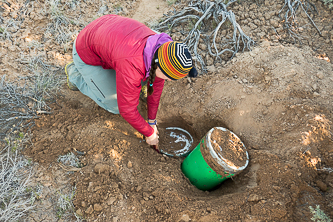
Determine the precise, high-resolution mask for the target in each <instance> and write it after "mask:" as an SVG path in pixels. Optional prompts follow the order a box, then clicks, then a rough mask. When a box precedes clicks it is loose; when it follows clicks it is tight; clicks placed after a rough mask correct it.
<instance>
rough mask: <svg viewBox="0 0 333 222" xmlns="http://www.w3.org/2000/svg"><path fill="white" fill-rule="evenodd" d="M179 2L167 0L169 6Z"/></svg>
mask: <svg viewBox="0 0 333 222" xmlns="http://www.w3.org/2000/svg"><path fill="white" fill-rule="evenodd" d="M176 1H177V0H167V3H168V6H170V5H173V4H175V3H176Z"/></svg>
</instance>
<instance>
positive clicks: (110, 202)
mask: <svg viewBox="0 0 333 222" xmlns="http://www.w3.org/2000/svg"><path fill="white" fill-rule="evenodd" d="M116 200H117V198H115V197H110V198H109V199H108V200H107V201H106V203H107V205H109V206H110V205H111V204H113V203H114V202H115V201H116Z"/></svg>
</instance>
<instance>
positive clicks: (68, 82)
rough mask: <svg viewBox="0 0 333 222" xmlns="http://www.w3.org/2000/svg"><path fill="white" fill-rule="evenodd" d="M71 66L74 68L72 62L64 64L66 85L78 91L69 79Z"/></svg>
mask: <svg viewBox="0 0 333 222" xmlns="http://www.w3.org/2000/svg"><path fill="white" fill-rule="evenodd" d="M72 68H75V64H74V62H70V63H68V64H67V65H66V66H65V73H66V77H67V86H68V88H69V89H70V90H73V91H79V89H78V88H77V87H76V85H74V84H73V83H71V82H70V81H69V75H70V72H71V69H72Z"/></svg>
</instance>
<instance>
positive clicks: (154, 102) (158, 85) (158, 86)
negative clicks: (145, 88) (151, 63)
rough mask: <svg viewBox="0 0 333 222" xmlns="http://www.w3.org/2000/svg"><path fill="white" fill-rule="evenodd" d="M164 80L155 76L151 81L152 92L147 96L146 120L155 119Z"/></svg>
mask: <svg viewBox="0 0 333 222" xmlns="http://www.w3.org/2000/svg"><path fill="white" fill-rule="evenodd" d="M164 81H165V80H164V79H160V78H158V77H156V78H155V81H154V83H153V88H154V92H153V94H152V95H148V97H147V106H148V120H152V121H154V120H155V119H156V115H157V110H158V106H159V104H160V99H161V95H162V91H163V87H164ZM147 84H149V83H147Z"/></svg>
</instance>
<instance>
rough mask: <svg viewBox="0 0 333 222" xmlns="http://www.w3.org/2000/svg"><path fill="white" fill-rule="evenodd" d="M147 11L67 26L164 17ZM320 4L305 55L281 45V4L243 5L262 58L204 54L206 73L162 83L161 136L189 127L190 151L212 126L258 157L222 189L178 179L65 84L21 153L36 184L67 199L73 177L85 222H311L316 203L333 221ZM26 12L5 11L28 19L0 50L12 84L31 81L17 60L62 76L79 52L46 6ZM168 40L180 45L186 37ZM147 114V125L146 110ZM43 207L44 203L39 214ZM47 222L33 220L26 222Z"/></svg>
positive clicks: (328, 34) (324, 21) (166, 162)
mask: <svg viewBox="0 0 333 222" xmlns="http://www.w3.org/2000/svg"><path fill="white" fill-rule="evenodd" d="M144 2H145V1H142V2H140V1H133V2H131V1H105V2H103V4H106V5H108V6H109V7H106V9H107V10H106V11H104V12H102V13H101V8H102V6H103V5H101V4H102V3H101V2H100V1H96V2H95V1H90V2H82V3H81V4H80V5H78V6H77V8H76V11H75V13H72V14H73V15H74V14H77V15H80V16H81V18H82V24H81V25H79V26H74V25H73V26H72V25H69V27H71V28H72V29H71V30H72V31H75V30H76V31H79V30H80V29H82V27H84V25H86V24H87V22H89V21H92V20H93V19H94V18H95V17H98V16H100V15H102V14H103V13H111V12H112V11H113V10H114V9H115V8H116V7H117V5H119V4H120V5H122V6H123V10H122V11H121V12H120V14H121V15H124V16H128V17H132V16H133V15H136V18H138V19H139V18H144V19H145V21H144V22H146V21H152V20H154V19H158V18H159V17H161V16H162V10H157V11H158V12H160V14H149V15H148V14H147V13H146V11H138V10H137V9H139V8H141V7H143V6H142V5H141V4H142V3H144ZM154 2H157V1H154ZM313 2H314V3H315V5H316V7H317V9H318V11H319V14H318V15H316V17H315V18H314V22H315V23H316V24H317V25H318V27H319V29H320V30H321V32H322V36H320V35H319V34H318V32H317V31H316V30H315V28H314V27H313V26H312V25H311V23H310V22H309V21H308V20H307V18H306V16H305V15H303V14H302V13H300V14H299V22H300V24H304V26H303V29H302V30H300V31H302V33H301V34H302V36H303V44H302V45H300V44H295V45H294V44H290V43H291V41H289V40H288V41H287V40H286V39H287V38H286V37H285V38H284V34H285V33H284V31H283V24H282V22H281V21H280V19H279V17H278V16H277V13H278V11H279V10H280V9H281V8H282V6H283V3H284V1H240V3H235V4H234V5H232V7H231V8H230V9H231V10H233V11H234V13H235V14H236V19H237V21H239V24H240V26H241V27H242V28H243V30H244V32H245V33H246V34H248V35H250V36H252V38H254V39H255V40H256V41H257V45H256V46H255V47H254V49H253V50H252V51H251V52H244V53H239V54H237V56H236V57H235V58H233V59H232V60H231V61H230V62H227V63H220V64H215V65H214V64H213V63H212V58H210V57H209V56H207V58H206V61H207V63H208V65H209V72H208V74H206V75H202V76H199V77H198V78H196V79H189V78H185V79H182V80H179V81H173V82H167V83H166V84H165V88H164V91H163V94H162V98H161V103H160V108H159V112H158V117H157V119H158V122H159V126H162V124H163V125H164V126H176V127H180V128H183V129H187V130H188V131H189V132H190V133H191V135H192V136H193V138H194V142H193V145H192V146H196V145H197V144H198V142H199V140H200V139H201V138H202V137H203V136H204V135H205V134H206V133H207V132H208V130H210V129H211V128H213V127H217V126H221V127H225V128H227V129H229V130H231V131H232V132H234V133H235V134H236V135H238V136H239V138H240V139H241V140H242V142H243V143H244V144H245V146H246V147H247V150H248V153H249V157H250V163H249V165H248V167H247V168H246V169H245V170H244V171H242V173H240V174H238V175H237V176H235V177H233V178H232V179H228V180H226V181H225V182H224V183H222V184H221V185H220V186H219V187H217V188H216V189H215V190H213V191H210V192H203V191H200V190H198V189H197V188H195V187H194V186H193V185H192V184H191V183H190V182H189V181H188V180H187V178H186V177H185V176H184V175H183V174H182V172H181V168H180V166H181V163H182V161H183V160H184V157H178V158H170V157H168V156H164V155H161V154H158V153H157V152H156V151H155V150H153V149H151V148H150V147H149V146H148V145H147V144H146V143H145V141H144V138H143V137H142V135H140V134H139V133H138V132H136V131H135V130H134V129H133V128H132V127H131V126H130V125H129V124H128V123H126V121H124V120H123V119H122V118H121V116H119V115H113V114H111V113H108V112H107V111H105V110H103V109H102V108H100V107H98V106H97V105H96V104H94V102H93V101H92V100H90V99H89V98H87V97H85V96H84V95H82V94H81V93H80V92H73V91H70V90H68V89H67V88H66V85H65V84H64V86H63V89H62V92H61V95H60V96H59V97H58V98H57V102H56V103H54V104H51V105H50V107H51V108H52V113H51V114H44V115H40V118H39V119H37V120H36V126H35V127H34V128H33V129H32V136H33V138H32V143H33V146H32V147H31V148H29V149H26V150H24V154H25V155H26V156H27V157H28V158H31V159H32V160H33V161H34V162H35V163H38V165H39V166H40V167H39V170H40V171H39V173H37V174H36V178H35V179H36V181H38V183H39V184H40V185H41V186H44V187H47V188H48V189H53V190H58V189H60V188H61V187H62V186H64V185H63V183H65V182H62V183H57V181H58V180H57V178H58V177H59V178H60V175H62V177H61V178H62V181H64V179H63V177H65V178H66V181H67V182H68V183H70V184H71V185H73V186H75V187H76V194H75V197H74V200H73V201H74V205H75V211H76V213H77V214H78V215H82V216H83V217H84V219H85V220H86V221H205V222H207V221H311V217H312V214H311V213H310V211H309V206H313V207H315V206H316V205H320V208H321V209H322V210H324V211H325V213H326V214H327V215H329V216H330V217H331V218H332V217H333V203H332V199H333V189H332V188H333V173H332V168H333V147H332V139H331V129H330V126H331V121H332V119H333V110H332V104H333V99H332V95H333V93H332V88H333V76H332V73H333V65H332V63H330V61H332V56H333V48H332V47H333V46H332V37H333V33H332V30H333V27H332V26H333V21H332V19H333V16H332V11H330V10H328V9H327V7H325V6H324V5H323V4H322V3H321V1H313ZM23 3H24V2H23V1H17V2H15V1H12V0H11V1H9V0H8V1H6V2H2V3H0V9H1V10H0V13H1V15H2V17H1V19H2V21H3V22H4V23H5V22H6V24H8V21H11V20H10V19H13V18H16V17H17V16H26V19H25V20H24V21H23V22H22V23H21V24H20V25H21V27H20V28H18V26H13V27H12V26H11V29H10V30H9V32H10V34H11V35H12V36H13V37H14V38H16V40H15V41H11V40H9V39H5V40H3V39H1V41H0V46H1V57H0V58H1V59H0V68H1V70H2V75H7V76H8V78H9V79H15V78H18V77H20V76H24V75H27V74H28V73H29V70H28V69H27V67H26V63H24V62H22V61H21V60H20V59H18V58H23V57H33V56H38V55H39V56H46V58H47V60H48V62H50V63H51V64H54V65H57V66H64V65H65V64H66V63H67V62H69V61H70V60H71V44H69V45H68V49H67V50H64V45H63V44H59V43H57V42H55V40H54V39H52V38H51V37H49V36H45V35H44V33H45V27H46V25H47V24H48V23H49V22H50V20H51V18H50V16H51V15H50V14H48V13H45V8H47V7H46V6H45V5H44V2H41V3H39V2H38V4H37V2H34V1H32V2H30V3H29V4H30V5H32V6H33V7H30V8H29V10H28V11H26V12H25V13H23V14H19V15H18V14H17V13H16V10H17V9H18V8H19V7H20V6H21V5H23ZM35 3H36V4H35ZM184 3H185V2H183V4H184ZM147 4H148V3H147ZM149 4H150V2H149ZM158 5H159V6H158V8H163V11H164V10H165V9H166V8H168V7H169V6H168V5H167V4H166V2H164V1H163V2H160V3H158ZM44 6H45V7H44ZM177 7H182V5H179V6H177ZM156 9H157V8H156ZM170 9H171V8H170ZM66 10H67V11H68V12H71V11H70V8H66ZM154 10H155V9H154ZM145 15H147V16H145ZM150 16H151V17H150ZM18 25H19V24H18ZM272 27H275V30H276V31H277V32H278V34H277V33H276V32H275V30H274V29H272ZM171 35H172V37H173V38H174V39H179V38H180V35H179V33H172V34H171ZM31 39H33V40H36V41H39V42H40V44H42V45H41V46H40V47H39V46H37V45H34V44H32V42H31ZM41 49H43V50H41ZM63 79H65V75H64V77H63ZM138 109H139V111H140V112H141V113H142V115H143V116H145V115H146V107H145V103H143V102H141V103H140V106H139V107H138ZM175 123H177V125H175ZM68 152H73V153H74V154H77V156H78V158H79V159H80V162H81V164H82V168H80V170H79V171H74V172H72V173H69V174H68V173H67V172H63V171H62V170H61V169H60V168H59V167H58V165H57V164H58V163H57V159H58V157H59V155H65V154H67V153H68ZM82 152H83V153H84V155H79V154H81V153H82ZM59 172H60V173H59ZM49 195H56V192H51V191H50V194H49ZM46 202H47V201H46V196H41V197H40V200H39V201H38V202H37V204H38V205H39V208H38V209H40V208H41V209H42V207H40V206H44V205H43V204H45V203H46ZM51 205H52V204H50V203H49V206H51ZM40 211H41V213H42V210H40ZM43 218H44V217H38V215H37V216H36V213H35V214H34V215H32V214H31V215H29V216H28V218H27V220H30V221H41V220H43ZM57 220H58V219H57V218H53V219H52V218H51V219H48V221H57ZM73 220H74V219H73Z"/></svg>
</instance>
